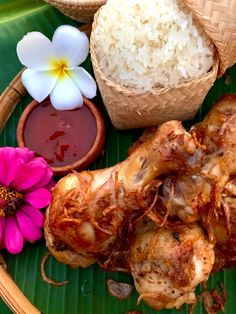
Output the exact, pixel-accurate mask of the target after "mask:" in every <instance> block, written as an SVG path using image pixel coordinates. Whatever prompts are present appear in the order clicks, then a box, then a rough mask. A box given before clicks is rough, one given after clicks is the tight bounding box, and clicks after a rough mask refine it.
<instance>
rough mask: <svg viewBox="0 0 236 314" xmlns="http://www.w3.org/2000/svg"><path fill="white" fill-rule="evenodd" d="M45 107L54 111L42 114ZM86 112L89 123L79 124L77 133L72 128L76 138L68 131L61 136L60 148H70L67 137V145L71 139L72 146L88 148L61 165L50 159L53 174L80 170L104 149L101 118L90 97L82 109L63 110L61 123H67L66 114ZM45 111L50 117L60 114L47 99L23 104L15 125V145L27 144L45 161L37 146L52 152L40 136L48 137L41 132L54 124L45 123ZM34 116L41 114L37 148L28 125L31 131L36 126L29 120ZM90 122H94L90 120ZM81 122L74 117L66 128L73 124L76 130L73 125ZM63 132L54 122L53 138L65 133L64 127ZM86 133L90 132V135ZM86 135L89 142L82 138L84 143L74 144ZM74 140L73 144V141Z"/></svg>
mask: <svg viewBox="0 0 236 314" xmlns="http://www.w3.org/2000/svg"><path fill="white" fill-rule="evenodd" d="M45 107H48V108H49V109H50V110H54V111H53V112H54V113H45V111H42V110H45V109H44V108H45ZM82 109H83V110H82ZM87 109H88V110H87ZM36 110H37V111H36ZM80 110H81V111H80ZM85 111H86V112H87V113H86V115H87V116H88V117H89V115H91V117H90V118H89V119H90V120H89V122H87V126H86V128H85V129H83V128H82V127H81V128H82V129H80V130H79V131H78V133H77V130H75V131H74V133H75V134H78V137H77V138H73V139H72V136H71V139H70V135H68V134H67V135H66V136H67V138H64V139H63V140H64V143H63V144H64V145H63V147H64V149H65V147H67V149H68V147H70V145H67V144H68V142H67V141H68V140H69V142H70V144H71V141H72V144H73V147H75V145H78V146H79V145H80V144H81V145H87V146H89V148H88V147H87V151H86V153H85V154H84V155H83V156H80V157H78V159H75V160H72V161H68V164H67V162H66V161H63V163H62V164H56V163H54V162H49V165H50V167H51V169H52V171H53V173H54V174H55V175H58V176H62V175H66V174H67V173H69V172H71V171H72V170H77V171H79V170H83V169H86V168H87V167H89V166H90V165H91V164H92V162H93V161H95V159H96V158H97V157H98V156H99V154H100V153H101V152H102V150H103V146H104V142H105V126H104V121H103V118H102V115H101V113H100V112H99V110H98V109H97V107H96V106H95V105H94V104H93V103H92V102H91V101H90V100H88V99H86V98H84V105H83V107H82V108H81V109H76V110H71V111H64V113H65V115H66V118H65V119H64V118H63V123H64V124H65V125H66V123H67V122H66V119H67V118H68V117H69V118H70V117H71V118H72V116H73V117H75V115H76V114H80V113H81V114H82V112H85ZM51 112H52V111H51ZM88 113H89V114H88ZM47 114H48V116H53V115H55V116H57V115H61V114H62V112H60V111H57V110H55V109H54V108H53V107H52V106H51V104H50V101H49V100H48V99H47V100H45V101H43V102H42V103H38V102H37V101H35V100H34V101H32V102H31V103H30V104H29V105H28V106H27V107H26V109H25V110H24V111H23V113H22V115H21V117H20V120H19V123H18V127H17V142H18V145H19V146H20V147H28V148H29V149H30V150H33V151H35V153H36V155H39V156H42V157H44V158H45V159H46V160H47V161H48V158H46V157H45V156H44V154H43V153H42V152H40V149H41V148H42V146H43V147H44V150H45V154H46V155H47V154H48V153H51V152H50V149H51V148H50V147H49V146H50V145H48V146H47V143H49V142H48V140H47V141H46V140H45V145H42V143H41V138H43V137H45V138H48V137H47V136H45V135H44V134H45V133H44V132H46V130H47V128H51V130H53V123H54V122H51V120H50V121H48V122H47V121H46V120H47ZM41 115H42V116H41ZM44 115H45V119H44ZM71 115H72V116H71ZM35 116H37V117H40V118H39V119H40V125H39V131H38V133H40V134H39V135H38V139H39V142H40V143H39V148H35V145H36V144H35V142H37V140H35V141H34V135H33V131H32V132H31V128H30V123H31V126H32V130H33V129H34V127H35V125H37V123H33V124H32V119H33V117H35ZM77 118H78V117H77ZM79 118H80V119H81V120H80V124H81V123H82V124H83V123H84V120H85V118H84V116H83V117H81V116H80V117H79ZM34 119H35V118H34ZM50 119H51V118H50ZM58 119H59V118H58ZM60 119H61V118H60ZM74 119H75V118H74ZM34 121H37V120H34ZM53 121H54V120H53ZM91 121H92V122H93V123H91ZM55 124H56V122H55ZM80 124H79V123H77V120H75V121H74V124H71V127H70V124H69V122H68V125H69V126H67V127H69V128H70V129H71V130H72V131H73V126H74V128H75V129H76V125H78V126H79V125H80ZM29 128H30V132H29ZM59 130H61V128H59ZM64 131H65V132H64ZM64 131H58V125H55V132H54V135H53V136H54V138H53V139H55V138H56V140H58V139H57V136H59V137H60V136H61V134H63V133H64V134H65V133H66V132H67V131H66V130H65V129H64ZM83 131H84V132H85V134H84V137H83ZM26 132H27V133H26ZM31 133H32V134H31ZM89 133H92V134H89ZM89 135H91V136H90V141H91V143H90V144H89V142H88V141H87V140H86V141H84V143H83V142H82V143H80V144H78V143H77V141H78V139H80V138H86V139H87V138H88V137H89ZM68 136H69V138H68ZM59 137H58V138H59ZM91 137H92V140H91ZM49 138H50V139H51V137H50V136H49ZM29 139H30V141H29ZM27 141H28V142H27ZM73 141H74V142H75V143H73ZM49 144H50V143H49ZM79 147H80V146H79ZM77 151H80V150H79V149H78V150H77ZM62 153H63V154H62V155H63V156H64V151H63V152H62ZM52 154H55V152H52ZM73 156H76V155H73ZM75 158H77V157H75ZM72 159H73V158H72ZM65 163H66V164H65Z"/></svg>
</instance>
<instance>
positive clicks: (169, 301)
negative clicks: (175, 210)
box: [130, 224, 214, 310]
mask: <svg viewBox="0 0 236 314" xmlns="http://www.w3.org/2000/svg"><path fill="white" fill-rule="evenodd" d="M130 264H131V273H132V276H133V278H134V282H135V287H136V289H137V291H138V293H139V294H140V297H139V301H141V300H143V301H145V302H146V303H147V304H149V305H150V306H151V307H153V308H154V309H156V310H161V309H163V308H167V309H171V308H173V307H176V308H177V309H178V308H180V307H181V305H183V304H184V303H194V302H195V301H196V296H195V293H194V290H195V288H196V286H197V285H198V284H199V283H201V282H204V281H206V280H207V279H208V276H209V274H210V272H211V270H212V267H213V264H214V250H213V245H212V244H210V243H209V241H208V239H207V237H206V236H205V235H204V232H203V230H202V229H201V227H199V226H198V225H197V224H188V225H182V226H177V227H175V228H172V229H167V228H160V229H158V228H154V229H151V230H147V231H143V228H142V227H141V228H139V230H138V231H137V232H136V235H135V237H134V239H133V243H132V245H131V250H130Z"/></svg>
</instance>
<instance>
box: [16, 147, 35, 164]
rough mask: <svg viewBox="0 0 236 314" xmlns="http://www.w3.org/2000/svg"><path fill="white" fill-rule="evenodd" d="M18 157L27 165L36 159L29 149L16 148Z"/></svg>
mask: <svg viewBox="0 0 236 314" xmlns="http://www.w3.org/2000/svg"><path fill="white" fill-rule="evenodd" d="M16 155H17V157H18V158H20V159H22V160H23V161H24V162H25V163H26V164H27V163H28V162H30V161H31V160H33V158H34V152H33V151H31V150H29V149H28V148H27V147H16Z"/></svg>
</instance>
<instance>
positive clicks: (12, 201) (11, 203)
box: [0, 184, 23, 217]
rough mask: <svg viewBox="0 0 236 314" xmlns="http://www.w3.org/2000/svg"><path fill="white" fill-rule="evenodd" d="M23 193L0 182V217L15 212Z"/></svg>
mask: <svg viewBox="0 0 236 314" xmlns="http://www.w3.org/2000/svg"><path fill="white" fill-rule="evenodd" d="M22 202H23V194H22V193H19V192H16V191H14V190H11V189H9V188H6V187H5V186H3V185H1V184H0V217H4V216H7V215H13V214H15V212H16V210H17V209H18V208H19V207H20V206H21V205H22Z"/></svg>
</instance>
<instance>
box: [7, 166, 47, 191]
mask: <svg viewBox="0 0 236 314" xmlns="http://www.w3.org/2000/svg"><path fill="white" fill-rule="evenodd" d="M45 171H46V170H45V167H42V166H40V165H39V164H38V163H37V162H34V161H31V162H29V163H28V164H21V165H20V166H19V167H18V169H17V172H16V175H15V178H14V179H13V180H12V183H11V186H12V188H14V189H16V190H17V191H22V190H25V189H28V188H30V187H33V186H34V185H35V184H37V183H38V182H39V181H40V180H42V178H43V177H44V175H45Z"/></svg>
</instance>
